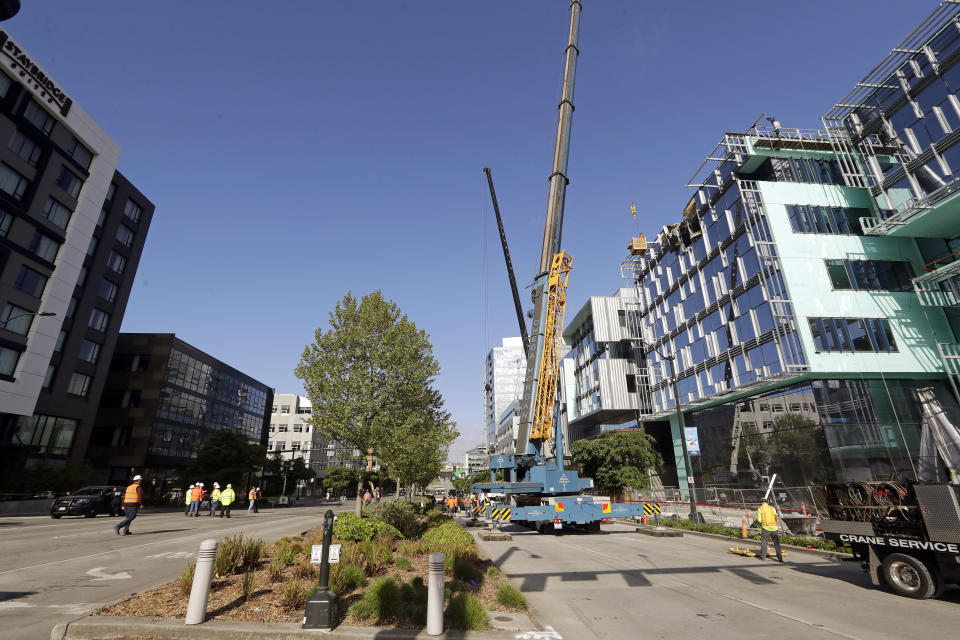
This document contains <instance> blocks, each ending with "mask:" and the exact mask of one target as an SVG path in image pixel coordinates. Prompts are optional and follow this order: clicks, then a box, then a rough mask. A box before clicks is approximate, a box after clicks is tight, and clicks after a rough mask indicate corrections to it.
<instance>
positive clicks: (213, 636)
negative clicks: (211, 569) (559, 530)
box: [50, 616, 524, 640]
mask: <svg viewBox="0 0 960 640" xmlns="http://www.w3.org/2000/svg"><path fill="white" fill-rule="evenodd" d="M523 635H524V632H514V631H509V632H507V631H447V632H445V633H444V634H443V635H441V636H428V635H427V632H426V629H383V628H381V627H346V626H341V627H337V628H336V629H333V630H331V631H321V630H318V629H301V628H300V625H299V624H297V623H293V622H286V623H274V624H261V623H254V622H237V621H229V620H212V621H210V622H204V623H203V624H198V625H190V626H187V625H185V624H184V623H183V620H174V619H170V618H140V617H112V616H87V617H86V618H81V619H80V620H76V621H74V622H68V623H67V624H58V625H57V626H56V627H54V628H53V631H51V632H50V640H107V639H110V638H123V637H125V636H144V637H158V638H164V639H165V640H258V639H259V638H265V639H266V640H301V639H302V638H342V639H350V640H374V639H376V640H380V639H381V638H393V639H394V640H407V639H413V638H449V639H451V640H515V639H516V638H518V637H523Z"/></svg>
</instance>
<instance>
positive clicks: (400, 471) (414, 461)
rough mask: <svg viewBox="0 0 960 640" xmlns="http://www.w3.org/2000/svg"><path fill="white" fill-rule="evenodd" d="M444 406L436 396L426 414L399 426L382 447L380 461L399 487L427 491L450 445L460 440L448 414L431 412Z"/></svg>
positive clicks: (439, 469)
mask: <svg viewBox="0 0 960 640" xmlns="http://www.w3.org/2000/svg"><path fill="white" fill-rule="evenodd" d="M431 391H432V390H431ZM433 393H436V392H433ZM441 402H442V401H441V400H440V399H439V394H437V397H436V401H435V402H428V403H427V407H426V408H425V409H424V411H423V412H421V413H417V414H414V415H412V416H411V417H410V418H409V419H408V420H407V421H406V422H404V423H403V424H402V425H399V426H398V427H397V428H396V429H394V431H393V433H391V434H390V437H389V439H388V440H386V441H385V442H384V443H383V446H382V447H381V450H380V459H381V461H383V462H384V464H386V465H387V468H388V469H390V472H391V474H393V475H396V477H397V482H398V483H406V485H407V486H410V485H419V486H421V487H425V486H426V485H428V484H430V482H432V481H433V479H434V478H436V477H437V476H438V475H440V471H441V469H443V463H444V461H445V460H446V459H447V453H448V452H449V449H450V444H451V443H452V442H453V441H454V440H455V439H456V438H457V431H456V429H454V428H453V425H452V423H451V422H450V419H449V414H447V413H446V412H445V411H437V410H435V409H434V408H432V407H435V406H437V405H439V404H440V403H441ZM411 493H412V492H411Z"/></svg>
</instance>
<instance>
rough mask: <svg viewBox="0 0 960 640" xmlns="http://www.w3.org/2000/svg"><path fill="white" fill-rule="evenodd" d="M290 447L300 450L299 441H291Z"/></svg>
mask: <svg viewBox="0 0 960 640" xmlns="http://www.w3.org/2000/svg"><path fill="white" fill-rule="evenodd" d="M290 448H291V449H293V450H294V451H300V443H299V442H291V443H290Z"/></svg>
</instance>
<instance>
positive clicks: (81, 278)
mask: <svg viewBox="0 0 960 640" xmlns="http://www.w3.org/2000/svg"><path fill="white" fill-rule="evenodd" d="M88 273H90V269H88V268H87V265H83V266H82V267H80V274H79V275H78V276H77V286H78V287H82V286H83V285H85V284H87V274H88Z"/></svg>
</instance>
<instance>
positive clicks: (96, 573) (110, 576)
mask: <svg viewBox="0 0 960 640" xmlns="http://www.w3.org/2000/svg"><path fill="white" fill-rule="evenodd" d="M104 569H106V567H97V568H96V569H90V571H87V575H88V576H91V577H92V578H93V579H94V580H129V579H130V574H129V573H127V572H126V571H121V572H120V573H104V572H103V570H104Z"/></svg>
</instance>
